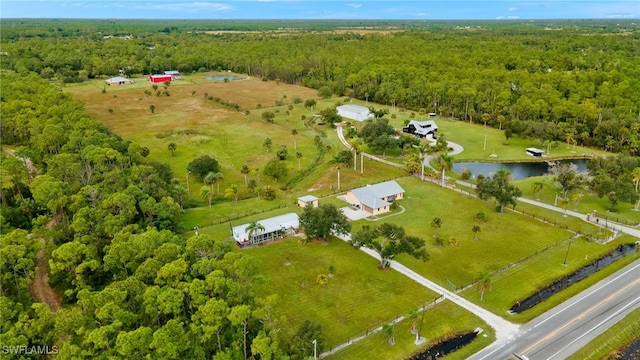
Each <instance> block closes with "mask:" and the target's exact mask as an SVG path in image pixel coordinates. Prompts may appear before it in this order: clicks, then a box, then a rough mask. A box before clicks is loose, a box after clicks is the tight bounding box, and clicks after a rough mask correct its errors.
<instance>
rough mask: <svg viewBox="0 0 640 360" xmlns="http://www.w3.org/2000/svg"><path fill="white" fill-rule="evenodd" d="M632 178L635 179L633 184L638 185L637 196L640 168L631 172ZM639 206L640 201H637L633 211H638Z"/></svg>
mask: <svg viewBox="0 0 640 360" xmlns="http://www.w3.org/2000/svg"><path fill="white" fill-rule="evenodd" d="M631 176H632V178H633V183H634V184H635V185H636V194H637V193H638V184H639V183H640V167H637V168H635V169H633V171H631ZM638 204H640V199H639V200H638V201H636V206H635V207H634V208H633V210H635V211H638Z"/></svg>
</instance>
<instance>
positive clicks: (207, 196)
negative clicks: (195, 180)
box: [200, 185, 213, 207]
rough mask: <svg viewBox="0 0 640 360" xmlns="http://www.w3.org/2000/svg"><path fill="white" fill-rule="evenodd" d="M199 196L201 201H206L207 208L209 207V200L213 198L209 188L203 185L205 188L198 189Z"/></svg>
mask: <svg viewBox="0 0 640 360" xmlns="http://www.w3.org/2000/svg"><path fill="white" fill-rule="evenodd" d="M200 196H202V198H203V199H206V200H207V202H208V203H209V207H211V199H212V198H213V190H211V188H210V187H208V186H206V185H205V186H203V187H201V188H200Z"/></svg>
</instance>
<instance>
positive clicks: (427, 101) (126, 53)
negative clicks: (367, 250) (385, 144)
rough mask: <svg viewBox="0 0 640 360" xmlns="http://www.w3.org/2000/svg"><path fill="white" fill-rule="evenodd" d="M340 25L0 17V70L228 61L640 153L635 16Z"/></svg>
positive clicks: (211, 66)
mask: <svg viewBox="0 0 640 360" xmlns="http://www.w3.org/2000/svg"><path fill="white" fill-rule="evenodd" d="M36 24H40V25H41V27H37V26H36ZM43 24H46V25H47V26H49V28H48V30H44V29H45V28H46V27H42V25H43ZM251 24H253V25H254V27H253V28H251V26H250V25H251ZM346 24H349V23H348V22H346V23H345V22H340V21H335V22H332V21H325V22H322V21H316V22H313V21H312V22H308V23H306V25H304V24H303V23H300V22H295V21H292V22H291V24H288V25H289V26H287V24H286V23H283V22H277V21H276V22H273V23H270V24H269V25H267V24H260V25H257V24H255V23H252V22H251V21H244V22H242V21H229V22H205V21H175V22H173V23H170V25H169V26H167V24H163V23H161V22H154V21H139V22H135V21H113V22H107V21H105V22H98V23H97V24H93V25H92V24H88V23H85V22H82V21H80V20H78V21H57V22H54V21H52V20H50V21H49V22H47V21H46V20H11V21H9V22H8V23H7V24H3V32H2V34H1V36H2V47H3V52H4V53H3V56H0V61H1V62H0V66H1V67H2V68H3V69H12V70H14V71H16V72H18V73H21V74H26V73H27V72H35V73H38V74H40V76H42V77H43V78H45V79H55V80H58V81H61V82H79V81H85V80H87V79H94V78H105V77H109V76H114V75H118V74H119V73H121V72H122V73H123V74H125V75H126V76H133V77H135V76H140V75H145V74H152V73H158V72H162V71H164V70H179V71H181V72H183V73H191V72H198V71H212V70H231V71H233V72H236V73H246V74H249V75H252V76H257V77H262V78H264V79H265V80H279V81H283V82H287V83H293V84H301V85H304V86H308V87H311V88H315V89H321V88H325V89H326V88H327V87H328V88H329V89H330V90H331V91H332V92H333V93H334V94H337V95H338V96H348V97H356V98H360V99H365V98H367V99H368V100H369V101H373V102H377V103H381V104H389V105H390V104H395V105H396V106H398V107H400V108H406V109H411V110H414V111H418V110H419V109H425V111H427V112H435V113H438V114H439V115H442V116H451V117H454V118H457V119H460V120H464V121H470V122H478V123H483V122H484V123H487V124H489V125H491V126H495V127H499V128H501V129H506V130H508V131H509V132H510V133H514V134H519V135H521V136H524V137H530V138H535V139H539V140H541V141H542V142H544V141H557V142H567V143H576V144H580V145H585V146H591V147H598V148H601V149H605V150H609V151H614V152H627V153H629V154H631V155H639V154H640V139H638V133H639V132H640V128H639V126H640V125H638V118H639V116H640V92H638V91H635V89H638V88H640V70H639V69H640V42H639V41H638V39H639V38H640V28H639V27H638V25H637V24H635V23H633V22H630V21H622V20H616V21H614V22H612V21H604V20H603V21H582V22H580V21H568V22H564V23H561V22H551V23H549V22H513V21H511V22H486V21H485V22H468V24H466V23H465V24H457V23H455V22H433V23H423V24H420V23H418V22H409V21H405V22H389V23H375V24H377V25H372V26H373V28H374V29H375V28H377V29H382V30H386V31H379V32H375V31H374V32H370V33H360V32H358V29H360V28H359V26H364V25H362V24H359V23H355V24H354V23H351V26H352V27H351V28H350V27H347V26H346ZM376 26H377V27H376ZM223 28H224V29H225V30H229V31H226V32H225V31H220V30H221V29H223ZM250 29H253V30H263V31H249V30H250ZM278 29H280V30H278ZM282 29H288V30H287V31H283V30H282ZM317 29H322V30H324V31H320V32H318V31H312V30H317ZM337 29H339V30H341V31H336V30H337ZM80 48H81V49H83V51H76V50H77V49H80Z"/></svg>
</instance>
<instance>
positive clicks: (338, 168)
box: [336, 165, 340, 191]
mask: <svg viewBox="0 0 640 360" xmlns="http://www.w3.org/2000/svg"><path fill="white" fill-rule="evenodd" d="M336 171H337V172H338V191H340V165H337V166H336Z"/></svg>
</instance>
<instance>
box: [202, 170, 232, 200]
mask: <svg viewBox="0 0 640 360" xmlns="http://www.w3.org/2000/svg"><path fill="white" fill-rule="evenodd" d="M222 180H224V175H222V173H221V172H213V171H211V172H209V173H208V174H207V175H206V176H205V177H204V183H205V185H204V186H203V187H201V188H200V196H202V198H203V199H206V200H207V203H208V204H209V207H211V201H212V200H213V196H214V195H215V190H214V185H216V184H217V185H218V193H220V183H221V182H222ZM236 194H237V186H236Z"/></svg>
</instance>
